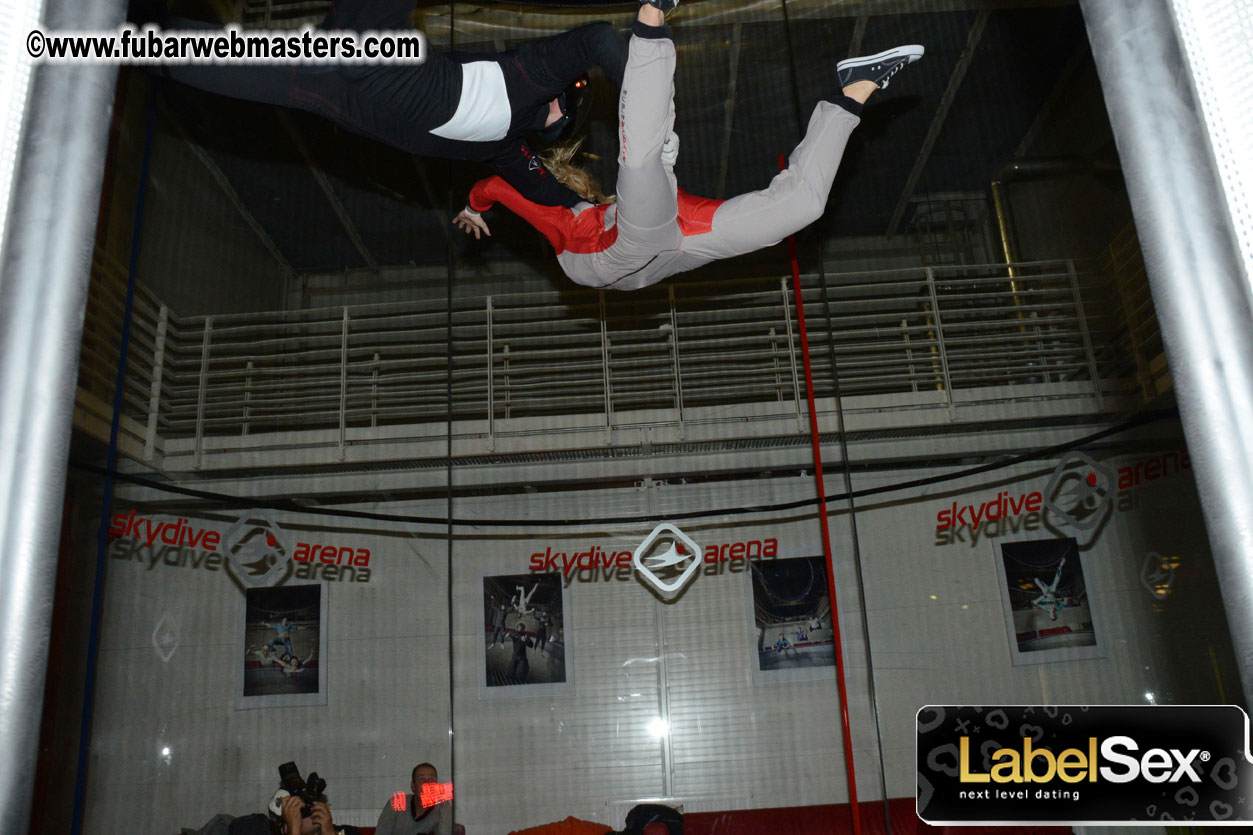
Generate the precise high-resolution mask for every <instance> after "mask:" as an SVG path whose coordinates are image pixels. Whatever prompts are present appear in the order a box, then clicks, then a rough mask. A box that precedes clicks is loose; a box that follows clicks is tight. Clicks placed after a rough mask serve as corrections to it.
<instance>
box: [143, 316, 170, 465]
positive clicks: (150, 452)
mask: <svg viewBox="0 0 1253 835" xmlns="http://www.w3.org/2000/svg"><path fill="white" fill-rule="evenodd" d="M169 326H170V309H169V308H168V307H166V306H165V305H161V312H160V313H159V314H157V339H156V343H155V344H154V346H153V349H152V384H151V386H150V387H149V388H148V431H147V433H146V434H145V435H144V460H145V461H147V462H149V463H151V462H152V460H153V459H154V458H156V455H157V422H158V418H159V417H160V414H161V377H162V376H163V373H164V370H165V336H166V332H167V331H168V330H169Z"/></svg>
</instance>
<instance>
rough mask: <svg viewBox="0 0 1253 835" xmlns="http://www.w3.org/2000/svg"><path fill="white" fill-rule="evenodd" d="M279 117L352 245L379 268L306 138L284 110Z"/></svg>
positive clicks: (372, 266) (278, 114) (278, 113)
mask: <svg viewBox="0 0 1253 835" xmlns="http://www.w3.org/2000/svg"><path fill="white" fill-rule="evenodd" d="M274 113H275V115H276V116H277V117H278V121H279V124H281V125H282V126H283V129H284V130H286V131H287V135H288V136H290V137H291V139H292V142H293V143H294V144H295V145H296V150H298V151H300V155H301V156H302V157H304V160H305V162H306V163H308V165H309V171H310V173H311V174H313V179H315V180H317V183H318V187H319V188H321V189H322V194H323V195H324V196H325V197H326V201H327V202H328V203H330V204H331V209H332V211H334V212H335V217H337V218H339V223H340V225H341V226H343V227H344V232H345V233H346V234H347V235H348V239H349V240H350V241H352V245H353V246H354V247H356V249H357V254H358V255H360V256H361V258H362V260H363V261H365V263H366V265H367V266H369V267H371V268H374V267H377V266H378V262H377V261H375V260H374V256H373V255H371V254H370V250H369V249H368V248H367V247H366V245H365V241H363V240H362V239H361V234H360V233H359V232H357V227H356V224H354V223H353V222H352V218H351V217H349V216H348V210H347V209H345V208H344V204H343V203H341V202H340V200H339V197H338V196H337V195H336V194H335V189H334V188H333V187H332V186H331V180H330V178H329V177H327V176H326V172H325V171H323V170H322V166H321V165H320V164H319V163H318V161H317V160H316V159H314V157H313V154H312V153H310V151H309V146H308V145H306V144H305V140H304V137H302V136H301V135H300V131H299V130H297V129H296V126H295V124H293V123H292V120H291V117H290V116H288V115H287V113H286V112H285V111H283V110H278V109H276V110H275V111H274Z"/></svg>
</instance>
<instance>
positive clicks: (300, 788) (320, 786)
mask: <svg viewBox="0 0 1253 835" xmlns="http://www.w3.org/2000/svg"><path fill="white" fill-rule="evenodd" d="M278 777H279V781H280V783H279V788H282V789H284V790H286V791H287V793H288V794H290V795H292V796H293V797H299V798H300V799H301V801H303V803H304V806H302V807H300V816H301V817H302V818H307V817H309V816H310V815H311V814H313V804H314V803H325V802H326V781H325V780H323V779H322V778H321V777H319V776H318V773H317V772H316V771H311V772H309V779H308V780H305V779H303V778H302V777H301V776H300V769H299V768H297V767H296V763H294V762H290V763H283V764H282V765H280V766H279V767H278Z"/></svg>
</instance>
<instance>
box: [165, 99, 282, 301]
mask: <svg viewBox="0 0 1253 835" xmlns="http://www.w3.org/2000/svg"><path fill="white" fill-rule="evenodd" d="M157 112H158V113H159V114H160V115H161V118H162V119H163V120H165V123H166V124H168V125H169V126H170V127H172V128H173V129H174V132H175V133H177V134H178V136H179V138H180V139H182V140H183V141H184V142H186V143H187V147H188V148H190V149H191V152H192V153H193V154H194V155H195V157H196V159H198V160H200V162H201V164H202V165H204V167H205V168H206V169H207V170H208V172H209V176H210V177H212V178H213V181H214V182H215V183H217V184H218V187H219V188H221V189H222V192H223V193H224V194H225V195H226V199H227V201H228V202H229V203H230V204H231V205H232V206H234V207H235V211H237V212H239V216H240V217H242V218H243V219H244V223H245V224H247V226H248V228H249V229H251V230H252V231H253V234H255V235H256V236H257V239H258V240H259V241H261V246H263V247H265V250H266V252H268V253H270V256H271V257H272V258H273V259H274V260H275V261H277V262H278V265H279V266H280V267H281V268H282V269H283V272H284V274H285V275H287V276H288V277H291V276H293V275H295V274H296V271H295V270H294V269H292V265H291V262H290V261H288V260H287V258H286V257H285V256H284V255H283V253H282V252H281V251H280V250H279V248H278V245H277V244H275V243H274V239H273V238H271V237H270V236H269V234H268V233H267V232H266V231H265V227H263V226H262V225H261V223H260V222H259V221H258V220H257V219H256V217H255V216H253V214H252V212H250V211H248V207H247V206H245V205H244V201H243V200H242V199H241V198H240V196H239V192H237V191H235V187H234V186H233V185H231V181H230V178H228V177H227V176H226V174H225V173H223V171H222V169H221V168H220V167H218V164H217V163H216V162H214V161H213V157H211V156H209V154H208V152H207V151H205V149H204V148H202V147H201V146H200V144H199V143H198V142H196V140H194V139H192V138H191V136H189V135H188V133H187V131H186V130H184V129H183V126H182V125H181V124H179V121H178V118H177V117H176V116H175V115H174V114H173V113H172V112H171V111H170V107H169V105H167V104H166V103H165V100H164V99H161V100H159V101H158V103H157Z"/></svg>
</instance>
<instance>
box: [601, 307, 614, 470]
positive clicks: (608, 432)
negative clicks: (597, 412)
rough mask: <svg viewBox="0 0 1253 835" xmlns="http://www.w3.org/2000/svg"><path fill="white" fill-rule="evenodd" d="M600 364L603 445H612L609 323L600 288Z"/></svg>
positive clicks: (611, 382) (611, 381)
mask: <svg viewBox="0 0 1253 835" xmlns="http://www.w3.org/2000/svg"><path fill="white" fill-rule="evenodd" d="M597 295H598V296H599V297H600V365H601V374H602V376H603V377H604V381H605V445H606V446H612V445H613V388H612V386H613V380H612V378H611V376H610V370H609V347H610V346H609V323H608V322H607V321H606V316H605V291H604V290H600V291H599V292H598V293H597Z"/></svg>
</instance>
